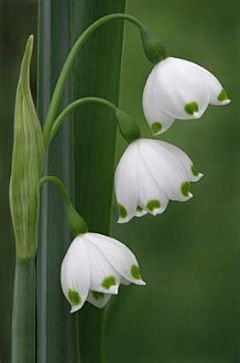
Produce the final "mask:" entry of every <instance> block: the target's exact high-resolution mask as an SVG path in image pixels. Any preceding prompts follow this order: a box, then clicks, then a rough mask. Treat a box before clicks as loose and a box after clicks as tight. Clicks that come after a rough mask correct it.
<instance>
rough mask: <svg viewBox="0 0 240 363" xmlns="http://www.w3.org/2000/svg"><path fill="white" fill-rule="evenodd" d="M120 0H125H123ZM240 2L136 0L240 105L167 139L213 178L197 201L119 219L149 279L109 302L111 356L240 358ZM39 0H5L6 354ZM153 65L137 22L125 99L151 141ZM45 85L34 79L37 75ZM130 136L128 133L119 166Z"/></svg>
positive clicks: (1, 100) (1, 52)
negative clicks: (16, 154) (14, 152)
mask: <svg viewBox="0 0 240 363" xmlns="http://www.w3.org/2000/svg"><path fill="white" fill-rule="evenodd" d="M116 1H117V0H116ZM239 11H240V3H239V1H237V0H229V1H228V2H226V1H224V0H218V1H216V0H208V1H206V0H205V1H195V0H182V1H181V2H179V1H177V0H161V1H160V0H129V1H128V13H130V14H133V15H134V16H136V17H138V18H139V19H140V20H142V21H143V22H144V23H145V24H147V25H149V26H150V27H151V28H152V29H153V30H155V31H156V32H157V33H158V34H159V36H160V37H161V38H162V40H163V41H164V42H165V44H166V45H167V47H168V49H169V52H170V54H171V55H173V56H176V57H180V58H185V59H188V60H191V61H194V62H196V63H199V64H200V65H202V66H204V67H205V68H207V69H209V70H210V71H212V72H213V73H214V74H215V75H216V76H217V77H219V79H220V80H221V82H222V83H223V85H224V87H225V88H226V90H227V92H228V94H229V96H230V98H231V99H232V103H231V104H230V105H229V106H227V107H209V109H208V110H207V112H206V113H205V114H204V116H203V117H202V118H201V119H200V120H197V121H176V122H175V123H174V125H173V126H172V127H171V129H170V130H169V131H168V132H167V133H166V134H164V135H163V136H161V137H159V138H161V139H164V140H167V141H169V142H171V143H173V144H175V145H176V146H178V147H180V148H182V149H183V150H184V151H186V152H187V153H188V155H189V156H190V157H191V158H192V160H193V161H194V163H195V164H196V165H197V167H198V169H199V170H200V171H202V172H203V173H204V174H205V177H204V178H203V179H202V180H201V181H200V182H199V183H197V184H194V185H192V191H193V194H194V198H193V199H191V200H190V201H189V202H187V203H176V202H170V204H169V206H168V208H167V210H166V212H165V213H164V214H163V215H161V216H158V217H155V218H154V217H151V216H146V217H144V218H141V219H134V220H132V221H131V222H130V223H129V224H127V225H117V224H116V219H117V211H116V207H115V204H114V209H113V220H112V235H113V236H114V237H116V238H118V239H120V240H122V241H124V242H125V243H126V244H128V246H130V247H131V248H132V249H133V251H134V252H136V254H137V256H138V259H139V261H140V263H141V267H142V272H143V276H144V278H145V280H146V281H147V286H146V287H145V288H139V287H135V286H131V287H129V288H125V287H123V288H122V289H121V294H120V295H119V296H118V297H117V298H115V299H114V301H113V303H112V304H110V306H109V307H108V310H109V317H108V321H107V325H108V334H107V341H106V348H107V349H106V353H107V358H108V362H109V363H112V362H114V363H123V362H124V363H132V362H133V361H134V362H138V363H145V362H148V363H156V362H161V363H215V362H216V363H239V362H240V238H239V237H240V236H239V235H240V233H239V230H240V228H239V225H240V223H239V220H240V190H239V184H240V183H239V181H240V166H239V160H240V142H239V138H240V137H239V136H240V120H239V99H240V91H239V89H240V87H239V78H240V36H239V33H240V17H239ZM36 27H37V2H36V1H27V0H25V1H17V0H13V1H11V2H9V1H3V0H2V1H1V2H0V115H1V122H0V235H1V243H0V360H2V361H3V362H5V361H7V359H8V358H9V337H10V328H9V327H10V313H11V301H12V284H13V266H14V263H13V256H14V244H13V235H12V230H11V222H10V218H9V210H8V200H7V197H8V196H7V193H8V181H9V173H10V155H11V147H12V127H13V105H14V96H15V87H16V82H17V75H18V70H19V63H20V59H21V54H22V49H23V44H24V42H25V40H26V37H27V35H28V34H29V33H30V32H34V33H36ZM150 70H151V65H150V63H149V62H148V61H147V59H146V57H145V55H144V54H143V50H142V46H141V42H140V40H139V35H138V33H137V31H136V29H135V28H134V27H133V26H132V25H129V24H128V25H127V26H126V31H125V43H124V53H123V67H122V80H121V98H120V106H121V108H122V109H124V110H125V111H127V112H129V113H130V114H131V115H132V116H134V117H135V118H136V119H137V120H138V122H139V125H140V126H141V128H142V131H143V133H144V135H146V136H147V137H151V135H150V131H149V128H148V126H147V124H146V121H145V120H144V117H143V114H142V109H141V97H142V90H143V87H144V83H145V81H146V78H147V76H148V74H149V72H150ZM33 89H34V76H33ZM125 147H126V144H125V142H124V141H123V140H122V139H121V137H120V136H119V138H118V143H117V153H116V162H117V161H118V160H119V157H120V155H121V154H122V152H123V150H124V148H125Z"/></svg>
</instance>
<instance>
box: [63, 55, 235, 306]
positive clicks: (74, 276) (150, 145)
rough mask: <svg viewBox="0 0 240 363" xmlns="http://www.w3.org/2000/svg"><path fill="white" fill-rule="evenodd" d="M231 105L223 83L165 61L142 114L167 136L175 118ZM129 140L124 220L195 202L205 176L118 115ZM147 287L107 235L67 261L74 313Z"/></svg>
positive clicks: (85, 238)
mask: <svg viewBox="0 0 240 363" xmlns="http://www.w3.org/2000/svg"><path fill="white" fill-rule="evenodd" d="M229 102H230V100H229V98H228V96H227V94H226V92H225V90H224V89H223V87H222V85H221V84H220V82H219V81H218V80H217V79H216V78H215V76H213V75H212V74H211V73H210V72H208V71H207V70H205V69H204V68H202V67H200V66H198V65H196V64H194V63H192V62H188V61H185V60H182V59H177V58H171V57H169V58H164V59H161V61H160V62H159V63H158V64H156V65H155V66H154V68H153V70H152V72H151V73H150V75H149V77H148V79H147V82H146V85H145V88H144V92H143V111H144V114H145V117H146V119H147V122H148V124H149V125H150V127H151V130H152V133H153V134H154V135H157V134H160V133H163V132H164V131H166V130H167V129H169V127H170V126H171V125H172V124H173V122H174V121H175V119H176V118H177V119H181V120H186V119H195V118H199V117H201V116H202V115H203V113H204V112H205V110H206V108H207V106H208V104H212V105H226V104H228V103H229ZM115 115H116V118H117V119H118V124H119V128H120V131H121V133H122V135H123V136H124V137H125V139H126V141H127V142H128V143H129V146H128V147H127V149H126V150H125V152H124V154H123V155H122V157H121V160H120V162H119V164H118V166H117V169H116V173H115V193H116V199H117V202H118V206H119V219H118V222H119V223H126V222H129V221H130V220H131V219H132V218H133V217H134V216H136V217H141V216H144V215H146V214H147V213H149V214H151V215H153V216H156V215H158V214H161V213H163V212H164V210H165V209H166V207H167V205H168V202H169V200H175V201H180V202H184V201H187V200H189V199H190V198H191V197H192V194H191V193H190V182H197V181H198V180H200V179H201V178H202V176H203V174H201V173H199V172H198V170H197V169H196V167H195V165H194V163H193V162H192V161H191V159H190V158H189V157H188V155H187V154H186V153H185V152H184V151H182V150H181V149H179V148H178V147H176V146H174V145H171V144H169V143H167V142H164V141H159V140H151V139H145V138H141V137H140V130H139V129H138V128H137V126H136V125H134V124H133V123H132V121H131V119H130V117H128V116H127V115H126V114H125V113H123V112H121V111H119V110H118V111H116V113H115ZM130 283H134V284H137V285H145V282H144V281H143V280H142V277H141V274H140V270H139V265H138V262H137V260H136V258H135V256H134V255H133V253H132V252H131V251H130V250H129V249H128V248H127V247H126V246H125V245H124V244H122V243H121V242H119V241H117V240H115V239H113V238H110V237H107V236H103V235H100V234H95V233H86V232H84V233H82V234H80V235H78V236H76V238H75V239H74V241H73V242H72V244H71V246H70V247H69V249H68V252H67V254H66V256H65V258H64V260H63V263H62V269H61V284H62V289H63V292H64V295H65V297H66V298H67V300H68V301H69V303H70V304H71V307H72V308H71V312H75V311H77V310H79V309H80V308H81V307H82V306H83V304H84V302H85V301H88V302H90V303H91V304H93V305H95V306H96V307H98V308H103V307H104V306H105V304H106V303H107V302H108V301H109V299H110V297H111V295H114V294H117V293H118V287H119V285H120V284H124V285H128V284H130Z"/></svg>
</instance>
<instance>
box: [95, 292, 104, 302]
mask: <svg viewBox="0 0 240 363" xmlns="http://www.w3.org/2000/svg"><path fill="white" fill-rule="evenodd" d="M92 295H93V297H94V299H95V300H102V299H103V298H104V294H103V293H102V292H97V291H92Z"/></svg>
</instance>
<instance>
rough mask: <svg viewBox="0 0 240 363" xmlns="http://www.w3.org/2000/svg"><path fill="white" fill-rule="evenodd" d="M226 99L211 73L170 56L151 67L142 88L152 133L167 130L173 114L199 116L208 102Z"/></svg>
mask: <svg viewBox="0 0 240 363" xmlns="http://www.w3.org/2000/svg"><path fill="white" fill-rule="evenodd" d="M229 102H230V99H229V98H228V96H227V94H226V91H225V90H224V88H223V87H222V85H221V84H220V82H219V81H218V80H217V78H216V77H215V76H214V75H213V74H212V73H210V72H209V71H207V70H206V69H205V68H203V67H201V66H199V65H197V64H195V63H192V62H189V61H186V60H183V59H178V58H173V57H169V58H166V59H164V60H162V61H161V62H159V63H158V64H156V65H155V66H154V67H153V69H152V71H151V73H150V75H149V77H148V79H147V82H146V85H145V88H144V92H143V111H144V114H145V117H146V119H147V122H148V123H149V125H150V127H151V129H152V132H153V134H155V135H157V134H160V133H162V132H164V131H166V130H167V129H168V128H169V127H170V126H171V125H172V123H173V122H174V121H175V119H176V118H177V119H181V120H187V119H194V118H200V117H201V116H202V114H203V113H204V112H205V110H206V108H207V107H208V105H209V104H211V105H227V104H228V103H229Z"/></svg>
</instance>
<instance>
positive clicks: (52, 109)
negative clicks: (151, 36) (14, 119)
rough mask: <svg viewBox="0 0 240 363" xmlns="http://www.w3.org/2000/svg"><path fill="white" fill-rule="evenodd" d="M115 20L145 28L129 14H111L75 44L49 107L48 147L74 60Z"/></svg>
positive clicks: (98, 21) (45, 137) (98, 22)
mask: <svg viewBox="0 0 240 363" xmlns="http://www.w3.org/2000/svg"><path fill="white" fill-rule="evenodd" d="M115 19H123V20H128V21H130V22H131V23H133V24H134V25H136V26H137V27H138V28H139V29H140V30H141V28H142V27H143V24H142V23H141V22H140V21H139V20H138V19H136V18H135V17H133V16H131V15H127V14H121V13H118V14H110V15H106V16H104V17H102V18H101V19H99V20H97V21H95V23H93V24H92V25H90V26H89V27H88V28H87V29H86V30H85V31H84V32H83V33H82V34H81V35H80V36H79V38H78V39H77V41H76V42H75V44H74V46H73V47H72V49H71V51H70V53H69V55H68V57H67V59H66V62H65V64H64V66H63V68H62V71H61V73H60V76H59V78H58V81H57V84H56V87H55V90H54V92H53V96H52V99H51V103H50V106H49V110H48V114H47V118H46V122H45V125H44V130H43V136H44V141H45V145H48V143H49V141H48V140H49V137H50V134H51V129H52V124H53V122H54V119H55V117H56V115H57V112H58V108H59V104H60V101H61V96H62V92H63V88H64V84H65V81H66V79H67V77H68V75H69V72H70V70H71V67H72V64H73V62H74V60H75V59H76V57H77V55H78V52H79V50H80V49H81V48H82V46H83V44H84V43H85V41H86V40H87V39H88V38H89V37H90V35H91V34H92V33H93V32H94V31H95V30H96V29H98V28H99V27H100V26H101V25H102V24H104V23H106V22H108V21H110V20H115Z"/></svg>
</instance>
